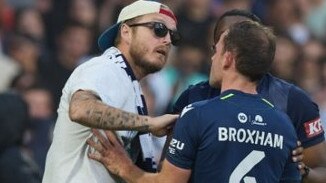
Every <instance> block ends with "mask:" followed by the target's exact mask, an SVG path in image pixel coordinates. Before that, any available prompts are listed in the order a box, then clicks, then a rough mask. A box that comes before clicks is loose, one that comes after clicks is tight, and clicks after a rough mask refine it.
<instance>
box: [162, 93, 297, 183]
mask: <svg viewBox="0 0 326 183" xmlns="http://www.w3.org/2000/svg"><path fill="white" fill-rule="evenodd" d="M295 146H296V133H295V130H294V128H293V126H292V125H291V122H290V119H289V118H288V117H287V116H286V115H285V114H284V113H283V112H281V111H279V110H277V109H276V108H275V107H273V105H271V104H270V103H269V102H268V101H267V100H265V99H262V98H261V97H259V96H258V95H250V94H244V93H241V92H238V91H234V90H229V91H226V92H224V93H222V94H221V96H220V97H216V98H214V99H211V100H207V101H203V102H199V103H195V104H193V105H189V106H187V107H185V108H184V110H183V111H182V113H181V117H180V119H179V120H178V122H177V123H176V127H175V131H174V136H173V138H172V140H171V142H170V146H169V149H168V153H167V160H168V161H169V162H171V163H172V164H174V165H176V166H178V167H180V168H185V169H192V176H191V182H205V183H209V182H232V183H235V182H282V181H284V182H300V175H299V172H298V170H297V168H296V164H295V163H292V161H291V157H290V154H291V150H292V149H293V148H295Z"/></svg>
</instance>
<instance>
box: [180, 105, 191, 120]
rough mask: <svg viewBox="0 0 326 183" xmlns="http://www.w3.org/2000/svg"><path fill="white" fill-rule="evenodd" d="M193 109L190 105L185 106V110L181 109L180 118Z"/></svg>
mask: <svg viewBox="0 0 326 183" xmlns="http://www.w3.org/2000/svg"><path fill="white" fill-rule="evenodd" d="M193 108H194V107H192V105H191V104H189V105H187V106H186V107H185V108H183V110H182V112H181V115H180V117H182V116H183V115H184V114H186V113H187V112H188V111H190V110H191V109H193Z"/></svg>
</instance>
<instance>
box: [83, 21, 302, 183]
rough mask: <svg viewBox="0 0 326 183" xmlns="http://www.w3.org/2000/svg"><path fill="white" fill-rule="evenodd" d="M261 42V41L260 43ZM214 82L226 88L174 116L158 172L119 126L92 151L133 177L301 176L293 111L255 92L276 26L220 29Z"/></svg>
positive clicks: (233, 180)
mask: <svg viewBox="0 0 326 183" xmlns="http://www.w3.org/2000/svg"><path fill="white" fill-rule="evenodd" d="M257 45H259V46H257ZM214 50H215V51H216V52H215V53H214V55H213V57H212V67H211V72H210V80H209V83H210V85H212V86H215V87H219V88H221V95H220V96H219V97H215V98H213V99H210V100H205V101H202V102H198V103H194V104H191V105H188V106H187V107H185V108H184V109H183V111H182V112H181V115H180V118H179V120H178V121H177V123H176V126H175V129H174V134H173V138H172V140H171V142H170V145H169V149H168V152H167V156H166V159H165V160H164V162H163V166H162V170H161V172H159V173H146V172H143V171H142V170H141V169H139V168H137V167H136V166H135V165H133V163H132V161H131V160H130V159H129V158H128V156H127V153H126V151H125V150H124V149H123V147H122V146H121V145H120V143H119V141H118V140H117V138H116V137H114V135H113V133H110V132H107V136H108V140H106V139H105V138H104V137H103V136H101V135H100V134H99V133H98V132H96V131H95V132H94V133H95V135H96V136H97V137H98V138H99V140H100V142H101V143H102V145H99V144H96V143H95V142H94V141H90V140H88V143H89V144H90V145H91V146H92V147H94V148H95V149H96V150H97V153H92V154H90V155H89V156H90V158H92V159H95V160H97V161H100V162H101V163H103V164H104V165H105V166H106V167H107V168H108V169H109V171H110V172H111V173H113V174H116V175H118V176H120V177H121V178H123V179H124V180H126V181H127V182H142V183H143V182H169V183H186V182H188V181H190V182H205V183H210V182H230V183H238V182H270V183H274V182H300V181H301V176H300V173H299V170H298V169H297V165H296V163H293V162H292V160H291V150H292V149H294V148H295V147H296V140H297V136H296V133H295V129H294V127H293V125H292V124H291V121H290V119H289V117H288V116H287V115H286V114H285V113H284V112H282V111H281V110H279V109H278V108H276V107H274V105H273V104H272V103H271V102H269V101H268V100H267V99H264V98H263V97H262V96H261V95H260V94H257V91H256V87H257V84H258V81H259V80H260V79H261V78H262V77H263V76H264V74H266V73H267V72H268V70H269V68H270V66H271V63H272V61H273V58H274V54H275V37H274V35H273V33H272V32H271V31H270V29H268V28H266V27H264V26H262V25H260V24H258V23H256V22H253V21H242V22H239V23H235V24H234V25H232V26H230V28H229V29H227V30H225V31H224V32H223V33H222V34H221V38H220V39H219V40H218V41H217V43H216V44H215V46H214Z"/></svg>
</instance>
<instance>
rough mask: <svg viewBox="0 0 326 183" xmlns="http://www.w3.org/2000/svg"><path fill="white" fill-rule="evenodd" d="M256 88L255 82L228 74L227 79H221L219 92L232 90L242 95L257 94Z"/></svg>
mask: <svg viewBox="0 0 326 183" xmlns="http://www.w3.org/2000/svg"><path fill="white" fill-rule="evenodd" d="M256 88H257V82H252V81H250V80H249V79H248V78H246V77H244V76H242V75H239V74H238V75H236V74H234V75H231V74H230V75H229V76H228V77H225V78H223V81H222V84H221V92H223V91H226V90H230V89H232V90H239V91H242V92H244V93H250V94H257V91H256Z"/></svg>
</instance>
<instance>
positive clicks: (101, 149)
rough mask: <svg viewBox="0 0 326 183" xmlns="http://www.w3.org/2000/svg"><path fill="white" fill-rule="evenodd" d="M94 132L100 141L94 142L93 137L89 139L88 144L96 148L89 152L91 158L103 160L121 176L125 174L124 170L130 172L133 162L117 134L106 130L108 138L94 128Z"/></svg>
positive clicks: (104, 163)
mask: <svg viewBox="0 0 326 183" xmlns="http://www.w3.org/2000/svg"><path fill="white" fill-rule="evenodd" d="M93 134H94V135H95V136H96V137H97V138H98V140H99V143H96V142H94V141H93V140H92V138H91V139H88V140H87V144H88V145H90V146H91V147H93V148H94V149H95V150H96V151H95V152H92V153H89V154H88V156H89V158H91V159H93V160H96V161H99V162H101V163H102V164H103V165H104V166H105V167H106V168H107V169H108V170H109V171H110V172H111V173H113V174H115V175H118V176H120V177H121V175H124V171H125V172H128V169H129V167H130V166H133V163H132V161H131V159H130V158H129V157H128V155H127V153H126V151H125V150H124V149H123V147H122V145H121V144H120V142H119V140H118V139H117V137H116V136H115V134H114V133H113V132H111V131H105V135H106V136H107V139H106V138H105V137H104V136H103V135H102V134H101V133H100V132H99V131H98V130H93Z"/></svg>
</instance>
